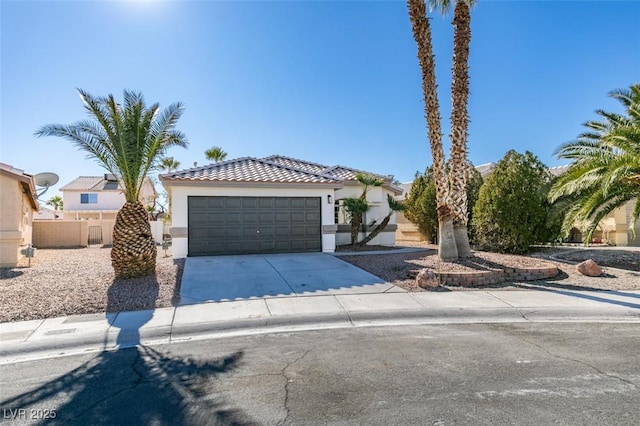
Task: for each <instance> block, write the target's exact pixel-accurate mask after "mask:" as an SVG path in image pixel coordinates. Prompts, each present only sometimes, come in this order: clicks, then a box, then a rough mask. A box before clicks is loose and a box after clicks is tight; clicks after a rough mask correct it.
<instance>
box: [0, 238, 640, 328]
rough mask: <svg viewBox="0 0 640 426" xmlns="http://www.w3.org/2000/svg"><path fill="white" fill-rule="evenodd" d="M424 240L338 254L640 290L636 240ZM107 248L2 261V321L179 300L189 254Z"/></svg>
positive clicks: (375, 263)
mask: <svg viewBox="0 0 640 426" xmlns="http://www.w3.org/2000/svg"><path fill="white" fill-rule="evenodd" d="M376 248H378V249H382V248H381V247H376ZM420 248H421V250H420V251H417V252H412V253H390V254H375V251H373V253H372V254H364V255H363V254H362V253H360V255H342V256H340V259H342V260H345V261H347V262H349V263H351V264H353V265H356V266H358V267H360V268H362V269H365V270H367V271H369V272H371V273H373V274H374V275H377V276H379V277H381V278H383V279H385V280H386V281H388V282H391V283H393V284H395V285H397V286H399V287H402V288H404V289H406V290H409V291H425V290H423V289H421V288H419V287H417V286H416V285H415V281H414V279H413V278H409V277H408V276H407V273H408V272H409V271H410V270H416V269H421V268H425V267H428V268H431V269H433V270H434V271H443V272H444V271H451V272H458V271H468V270H478V269H480V270H481V269H482V268H486V267H495V266H496V265H503V266H507V267H508V266H519V267H536V266H543V265H545V264H548V263H553V264H554V265H556V266H558V268H559V270H560V271H561V272H560V274H559V275H558V276H557V277H555V278H553V279H547V280H538V281H527V282H508V283H502V284H492V285H488V286H484V287H472V288H463V287H456V286H447V285H446V284H445V285H444V286H441V287H439V288H437V289H436V290H440V291H452V290H466V291H469V290H477V289H483V288H500V289H504V290H512V289H523V288H537V289H545V288H562V289H578V290H640V272H638V269H639V268H638V265H640V249H637V248H635V249H631V248H630V249H624V248H615V249H612V248H608V249H607V248H602V249H595V248H589V249H580V248H573V249H566V248H564V249H563V248H558V249H547V250H543V251H540V252H538V253H534V254H532V255H529V256H512V255H504V254H496V253H483V252H476V253H475V257H474V258H473V259H471V260H469V261H465V262H456V263H443V262H440V261H439V259H438V257H437V254H436V250H435V247H434V246H425V245H424V244H423V245H422V246H421V247H420ZM345 249H346V248H345ZM387 249H388V248H387ZM109 252H110V249H109V248H82V249H59V250H52V249H41V250H38V251H37V255H36V257H35V258H34V259H33V260H32V265H31V267H27V262H26V260H25V261H24V264H21V265H20V266H19V267H18V268H11V269H7V268H2V269H0V322H9V321H23V320H31V319H42V318H52V317H57V316H65V315H74V314H88V313H99V312H118V311H130V310H141V309H153V308H161V307H169V306H175V305H176V304H177V303H178V301H179V293H180V280H181V277H182V271H183V268H184V259H179V260H175V261H174V260H173V258H171V257H165V255H164V251H163V250H158V264H157V268H156V275H155V276H152V277H145V278H138V279H130V280H115V279H114V274H113V269H112V268H111V260H110V258H109ZM589 258H591V259H594V260H595V261H596V262H597V263H598V264H599V265H601V266H605V268H604V269H605V273H606V275H605V276H603V277H596V278H592V277H585V276H583V275H581V274H579V273H577V272H576V271H575V262H577V261H581V260H586V259H589ZM607 266H608V267H607ZM614 267H615V268H624V269H615V268H614Z"/></svg>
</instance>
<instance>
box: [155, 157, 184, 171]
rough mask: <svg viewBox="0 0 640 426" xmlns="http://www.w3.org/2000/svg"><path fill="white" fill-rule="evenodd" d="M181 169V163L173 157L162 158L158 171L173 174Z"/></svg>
mask: <svg viewBox="0 0 640 426" xmlns="http://www.w3.org/2000/svg"><path fill="white" fill-rule="evenodd" d="M179 167H180V162H179V161H178V160H176V159H174V158H173V157H162V158H161V159H160V162H159V163H158V169H160V170H162V171H164V172H167V173H169V172H172V171H174V170H177V169H178V168H179Z"/></svg>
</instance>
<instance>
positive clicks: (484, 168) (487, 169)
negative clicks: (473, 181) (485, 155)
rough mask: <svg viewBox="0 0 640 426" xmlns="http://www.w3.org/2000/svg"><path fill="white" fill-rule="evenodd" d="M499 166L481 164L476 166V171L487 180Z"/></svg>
mask: <svg viewBox="0 0 640 426" xmlns="http://www.w3.org/2000/svg"><path fill="white" fill-rule="evenodd" d="M496 166H497V164H496V163H493V162H491V163H485V164H480V165H477V166H476V170H477V171H479V172H480V175H481V176H482V177H483V178H486V177H487V176H488V175H490V174H491V172H492V171H494V170H495V168H496Z"/></svg>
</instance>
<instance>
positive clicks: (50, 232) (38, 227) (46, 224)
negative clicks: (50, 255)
mask: <svg viewBox="0 0 640 426" xmlns="http://www.w3.org/2000/svg"><path fill="white" fill-rule="evenodd" d="M114 225H115V220H55V221H36V222H34V223H33V245H34V246H35V247H37V248H65V247H86V246H87V245H88V241H89V232H90V230H89V228H90V227H94V226H95V227H100V228H101V229H100V232H101V235H102V245H111V244H113V226H114Z"/></svg>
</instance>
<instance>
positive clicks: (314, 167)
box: [263, 155, 330, 174]
mask: <svg viewBox="0 0 640 426" xmlns="http://www.w3.org/2000/svg"><path fill="white" fill-rule="evenodd" d="M263 160H265V161H268V162H270V163H274V164H280V165H283V166H287V167H291V168H294V169H299V170H304V171H307V172H311V173H320V174H326V173H325V171H326V170H327V169H330V167H329V166H326V165H324V164H318V163H312V162H310V161H304V160H298V159H297V158H291V157H285V156H283V155H271V156H269V157H265V158H263Z"/></svg>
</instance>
